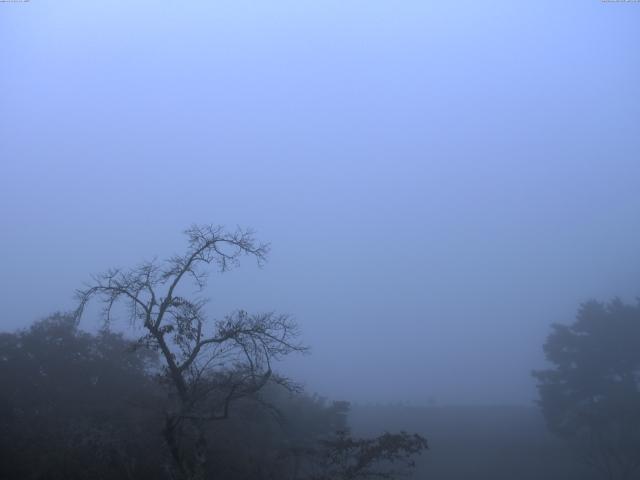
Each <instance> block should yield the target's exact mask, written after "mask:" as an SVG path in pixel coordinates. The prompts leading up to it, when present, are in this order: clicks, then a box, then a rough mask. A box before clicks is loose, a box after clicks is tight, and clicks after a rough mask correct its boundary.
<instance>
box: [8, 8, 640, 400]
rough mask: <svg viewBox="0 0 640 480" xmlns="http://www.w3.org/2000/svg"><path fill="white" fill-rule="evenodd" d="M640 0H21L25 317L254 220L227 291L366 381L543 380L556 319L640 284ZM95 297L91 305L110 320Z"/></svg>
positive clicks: (17, 199) (316, 383)
mask: <svg viewBox="0 0 640 480" xmlns="http://www.w3.org/2000/svg"><path fill="white" fill-rule="evenodd" d="M639 22H640V4H637V3H635V4H634V3H603V2H599V1H597V0H593V1H569V2H557V1H535V2H534V1H530V2H525V1H523V2H511V1H503V2H497V1H486V2H477V1H456V2H444V1H442V2H431V1H426V0H411V1H409V0H407V1H403V2H391V1H388V2H384V1H378V0H373V1H372V0H367V1H364V0H353V1H344V0H340V1H338V0H335V1H333V0H332V1H305V0H290V1H284V0H271V1H264V2H258V1H253V2H252V1H242V0H228V1H210V2H204V1H189V2H163V1H154V2H151V1H148V0H140V1H135V0H131V1H126V2H124V1H110V2H87V1H75V0H73V1H50V0H31V1H30V2H29V3H5V4H2V3H0V222H1V227H0V231H1V236H0V261H1V264H2V275H0V292H2V293H1V297H0V298H1V299H2V306H3V309H2V310H3V311H2V317H1V319H0V322H1V327H2V328H3V329H14V328H18V327H22V326H26V325H28V324H29V323H30V322H31V321H33V320H36V319H38V318H41V317H42V316H44V315H46V314H48V313H50V312H52V311H55V310H64V309H69V308H72V307H73V298H72V297H73V292H74V290H75V289H76V288H78V287H80V286H82V284H83V282H85V281H87V280H88V279H89V276H90V275H91V274H92V273H98V272H100V271H102V270H104V269H106V268H109V267H113V266H122V267H126V266H129V265H133V264H135V263H136V262H138V261H140V260H142V259H150V258H152V257H153V256H154V255H158V256H159V257H160V258H162V257H165V256H169V255H171V254H173V253H176V252H180V251H181V249H182V248H183V246H184V242H183V238H182V236H181V233H180V232H181V231H182V230H183V229H185V228H186V227H188V226H189V225H190V224H192V223H216V224H225V225H227V226H229V227H231V228H233V227H235V225H242V226H248V227H252V228H254V229H256V230H257V232H258V237H259V238H260V239H262V240H265V241H269V242H271V244H272V254H271V255H270V260H269V263H268V264H267V265H266V266H265V268H263V269H261V270H260V269H258V268H256V267H255V266H254V265H253V264H251V262H245V264H244V265H243V266H242V268H241V269H239V270H237V271H234V272H232V273H230V274H225V275H224V276H213V277H212V279H211V283H210V285H209V288H208V290H207V292H206V293H207V294H208V295H209V296H210V297H211V298H212V315H215V316H218V317H219V316H221V315H223V314H224V313H225V312H228V311H231V310H234V309H237V308H244V309H246V310H249V311H261V310H275V311H279V312H287V313H290V314H292V315H293V316H294V317H295V318H296V319H297V320H298V321H299V323H300V324H301V327H302V331H303V339H304V341H305V342H306V343H307V344H309V345H310V346H311V351H312V353H311V355H309V356H304V357H298V358H295V359H292V360H289V361H287V362H286V363H285V364H284V365H283V366H282V369H283V370H284V371H286V372H287V373H289V374H290V375H292V376H293V377H294V378H297V379H299V380H302V381H304V382H305V383H306V385H307V388H308V389H309V390H310V391H311V392H314V391H315V392H318V393H321V394H324V395H328V396H330V397H332V398H346V399H350V400H355V401H359V402H389V401H392V402H396V401H409V402H413V403H425V402H426V401H427V399H428V398H429V397H435V398H436V399H437V401H438V402H440V403H530V402H531V401H532V400H533V399H534V398H535V389H534V383H533V380H532V379H531V378H530V375H529V372H530V370H531V369H533V368H538V367H540V366H541V365H543V356H542V348H541V345H542V342H543V341H544V338H545V336H546V335H547V333H548V332H549V325H550V323H552V322H565V323H567V322H570V321H572V319H573V317H574V313H575V310H576V308H577V306H578V304H579V302H581V301H584V300H587V299H589V298H597V299H600V300H606V299H608V298H610V297H612V296H614V295H618V296H621V297H622V298H623V299H625V300H627V301H632V300H633V299H634V298H635V297H636V296H637V295H638V294H640V215H639V214H640V188H639V184H640V158H638V153H639V151H640V150H639V147H640V135H639V133H640V132H639V126H640V94H639V91H638V87H639V82H638V80H639V78H640V54H639V53H638V45H639V41H640V28H638V25H640V23H639ZM96 322H97V320H95V319H91V318H87V319H85V320H84V326H85V327H87V328H91V324H92V323H93V324H95V323H96Z"/></svg>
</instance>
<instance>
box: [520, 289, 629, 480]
mask: <svg viewBox="0 0 640 480" xmlns="http://www.w3.org/2000/svg"><path fill="white" fill-rule="evenodd" d="M544 351H545V354H546V357H547V360H549V362H551V364H552V365H553V367H552V368H550V369H547V370H539V371H535V372H533V375H534V377H535V378H536V379H537V380H538V391H539V394H540V400H539V403H540V406H541V407H542V412H543V414H544V416H545V419H546V422H547V424H548V426H549V428H550V430H551V431H552V432H554V433H556V434H557V435H559V436H560V437H562V438H565V439H567V440H568V441H569V442H570V443H571V445H573V446H574V447H575V448H576V449H577V451H578V452H579V454H580V455H581V457H582V458H583V460H584V461H585V462H586V463H588V464H589V465H590V466H592V467H594V468H596V469H597V470H599V471H600V472H601V473H602V474H603V476H604V477H605V478H608V479H629V478H637V474H638V471H639V468H640V391H639V387H640V305H626V304H623V303H622V302H621V301H620V300H618V299H616V300H614V301H612V302H610V303H608V304H603V303H599V302H595V301H591V302H588V303H585V304H583V305H582V306H581V308H580V309H579V311H578V314H577V319H576V321H575V322H574V323H573V324H572V325H570V326H566V325H557V324H556V325H553V331H552V333H551V334H550V335H549V337H548V338H547V341H546V343H545V345H544Z"/></svg>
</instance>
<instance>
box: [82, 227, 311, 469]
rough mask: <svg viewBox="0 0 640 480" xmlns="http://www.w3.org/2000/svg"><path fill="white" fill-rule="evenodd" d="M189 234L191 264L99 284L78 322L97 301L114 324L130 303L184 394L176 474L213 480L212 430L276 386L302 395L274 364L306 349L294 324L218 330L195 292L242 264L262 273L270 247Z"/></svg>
mask: <svg viewBox="0 0 640 480" xmlns="http://www.w3.org/2000/svg"><path fill="white" fill-rule="evenodd" d="M185 233H186V235H187V238H188V245H187V249H186V252H185V253H184V254H182V255H175V256H173V257H171V258H169V259H167V260H165V261H162V262H158V261H155V260H154V261H148V262H144V263H142V264H140V265H139V266H137V267H134V268H131V269H128V270H118V269H114V270H109V271H108V272H106V273H103V274H101V275H98V276H96V277H94V279H93V282H92V283H91V284H89V285H88V286H87V287H86V288H85V289H82V290H79V291H78V301H79V307H78V310H77V317H78V318H79V317H80V315H81V314H82V312H83V309H84V307H85V305H86V303H87V302H88V301H90V300H91V299H92V298H94V297H97V298H98V299H99V300H100V301H101V302H102V303H103V305H104V314H105V322H106V324H108V323H109V321H110V317H111V312H112V311H113V308H114V306H115V305H116V304H117V303H118V302H122V303H123V304H124V305H125V306H126V307H127V309H128V316H129V319H130V320H131V322H133V323H136V324H138V325H140V326H142V327H143V330H144V332H145V334H144V335H143V336H141V337H140V338H139V340H138V342H139V344H140V345H142V346H145V347H147V348H151V349H154V350H156V351H158V352H159V354H160V357H161V359H162V361H163V364H164V370H163V374H162V378H163V379H164V381H165V384H166V385H167V386H169V387H170V388H171V390H172V391H173V394H174V395H173V398H174V401H173V404H172V405H171V406H170V408H169V409H168V410H167V412H166V418H165V421H164V427H163V434H164V438H165V440H166V443H167V445H168V447H169V450H170V452H171V455H172V457H173V459H174V461H175V466H176V473H177V475H179V476H180V477H181V478H184V479H188V480H202V479H203V478H205V476H206V475H207V463H208V460H207V457H208V453H209V452H210V449H208V448H207V443H208V432H209V431H210V430H211V427H210V426H211V423H212V422H216V421H218V420H223V419H227V418H228V417H229V412H230V410H231V408H232V406H233V405H236V404H237V403H238V402H239V401H241V400H247V399H249V398H257V393H258V392H260V390H262V389H263V388H264V387H265V386H266V385H267V384H268V383H270V382H271V383H278V384H280V385H282V386H284V387H286V388H289V389H294V388H295V385H293V384H292V383H291V382H289V381H288V380H287V379H286V378H283V377H281V376H278V375H276V374H275V373H274V372H273V370H272V362H273V361H274V360H277V359H279V358H281V357H283V356H285V355H288V354H290V353H293V352H303V351H305V347H304V346H303V345H301V344H300V343H298V342H297V337H298V328H297V325H296V324H295V322H293V321H292V320H291V319H290V318H289V317H288V316H286V315H276V314H273V313H263V314H253V315H252V314H248V313H246V312H244V311H237V312H235V313H233V314H230V315H228V316H227V317H225V318H224V319H221V320H218V321H209V320H208V318H207V314H206V311H205V305H206V302H205V301H204V300H201V299H200V298H199V297H198V296H197V295H194V294H191V293H190V292H191V291H192V290H193V287H195V289H196V291H201V290H202V289H203V288H204V287H205V285H206V283H207V274H208V271H207V267H211V266H215V267H217V269H218V270H219V271H220V272H225V271H227V270H229V269H230V268H232V267H234V266H236V265H237V264H238V262H239V260H240V258H241V257H242V256H249V257H253V258H254V259H256V260H257V262H258V263H259V264H261V263H262V262H263V261H264V260H265V258H266V255H267V252H268V245H266V244H261V243H258V242H256V240H255V239H254V237H253V234H252V232H250V231H247V230H237V231H235V232H227V231H225V230H224V229H223V228H222V227H216V226H193V227H191V228H190V229H188V230H187V231H186V232H185ZM189 284H190V285H191V287H192V288H191V291H190V290H189V289H188V286H189ZM210 473H211V472H210Z"/></svg>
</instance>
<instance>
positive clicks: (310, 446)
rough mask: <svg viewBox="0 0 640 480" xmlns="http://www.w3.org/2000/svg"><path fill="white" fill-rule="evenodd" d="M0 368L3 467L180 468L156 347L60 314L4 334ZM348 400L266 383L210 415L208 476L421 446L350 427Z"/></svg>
mask: <svg viewBox="0 0 640 480" xmlns="http://www.w3.org/2000/svg"><path fill="white" fill-rule="evenodd" d="M0 380H1V382H2V383H1V386H2V389H1V390H0V392H1V393H0V428H1V431H0V452H1V455H2V458H1V461H0V478H2V479H6V480H10V479H42V480H44V479H47V480H57V479H60V480H63V479H64V480H73V479H78V480H79V479H82V480H85V479H87V478H91V479H104V480H107V479H147V478H148V479H152V478H153V479H163V478H166V479H173V478H180V477H181V476H184V475H182V474H181V472H180V471H179V469H178V468H177V467H176V464H175V461H174V460H173V458H172V455H171V452H170V447H169V445H168V444H167V442H166V438H165V435H164V429H165V428H166V422H167V412H168V411H170V409H171V406H172V405H173V403H174V401H173V399H172V397H173V396H174V395H175V392H174V391H173V389H172V388H171V385H170V384H167V382H165V381H163V368H162V364H161V362H160V358H159V356H158V354H157V353H156V352H155V351H154V350H152V349H149V348H146V347H144V346H140V345H139V343H138V342H133V341H131V340H128V339H126V338H125V337H124V336H123V335H121V334H118V333H114V332H111V331H107V330H104V331H100V332H99V333H96V334H91V333H88V332H85V331H82V330H80V329H79V328H78V327H77V324H76V320H75V318H74V317H73V316H71V315H63V314H56V315H52V316H51V317H49V318H47V319H45V320H42V321H39V322H37V323H35V324H34V325H32V326H31V327H30V328H28V329H26V330H23V331H19V332H16V333H2V334H0ZM348 409H349V405H348V404H347V403H346V402H334V403H328V402H326V401H325V400H323V399H322V398H318V397H316V396H309V395H307V394H305V393H304V392H301V391H298V392H293V393H292V392H291V391H290V390H289V389H286V388H283V387H282V386H280V385H277V384H275V383H269V384H268V385H265V386H264V388H262V389H261V390H260V391H257V392H255V393H254V394H253V395H251V396H247V397H245V398H242V399H241V400H240V401H238V402H237V403H235V404H234V407H233V411H232V412H231V414H230V415H229V417H228V418H226V419H224V420H221V421H219V422H211V423H209V424H208V425H207V430H206V435H207V462H206V471H205V472H204V476H205V478H224V479H229V480H234V479H302V478H308V479H325V478H326V479H328V478H369V477H370V476H372V475H373V474H375V475H378V474H382V475H389V476H391V475H392V474H395V473H397V472H398V469H399V468H400V469H403V468H406V467H408V466H410V460H409V458H410V457H411V456H412V454H413V453H418V452H419V451H421V450H422V449H423V447H424V446H425V444H424V441H423V439H422V438H421V437H417V436H411V435H408V434H396V435H390V434H387V435H383V436H379V437H375V438H372V439H354V438H352V437H351V436H350V435H349V428H348V425H347V413H348ZM181 438H183V439H184V441H186V442H188V441H190V437H189V436H186V435H185V436H183V437H181ZM180 447H181V448H189V445H180ZM387 460H395V462H394V463H393V464H390V463H389V462H387ZM398 460H402V461H403V462H402V463H400V464H399V463H397V462H398Z"/></svg>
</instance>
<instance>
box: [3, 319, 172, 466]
mask: <svg viewBox="0 0 640 480" xmlns="http://www.w3.org/2000/svg"><path fill="white" fill-rule="evenodd" d="M155 362H156V356H155V355H154V354H153V353H152V352H149V351H148V350H144V349H137V350H135V351H133V350H132V348H131V342H129V341H127V340H126V339H124V338H123V337H122V336H120V335H116V334H113V333H109V332H100V333H99V334H97V335H90V334H88V333H85V332H81V331H79V330H78V329H77V328H76V324H75V321H74V319H73V318H72V317H71V316H65V315H61V314H56V315H53V316H51V317H49V318H47V319H45V320H43V321H40V322H38V323H36V324H34V325H33V326H32V327H31V328H30V329H28V330H25V331H21V332H18V333H15V334H9V333H3V334H0V380H1V385H2V390H1V393H0V405H1V407H0V408H1V413H0V416H1V417H0V428H1V429H2V430H1V434H0V452H2V456H3V457H4V458H3V461H1V462H0V478H3V479H23V478H24V479H28V478H32V479H58V478H59V479H75V478H78V479H86V478H96V479H103V478H104V479H107V478H139V477H141V476H144V477H152V476H156V475H160V474H161V473H162V471H161V470H162V466H163V464H165V463H166V462H165V461H164V458H163V453H164V448H163V446H162V442H161V439H160V438H159V436H158V435H157V431H158V428H157V417H156V416H155V415H154V411H153V410H152V409H149V408H148V406H149V405H151V404H153V403H155V402H156V396H157V395H158V393H159V392H158V389H157V388H156V384H155V382H154V381H153V379H152V378H151V376H150V369H151V368H152V367H153V366H154V365H155Z"/></svg>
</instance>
